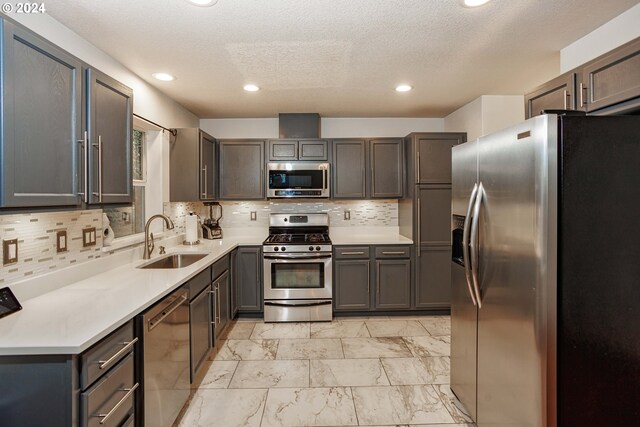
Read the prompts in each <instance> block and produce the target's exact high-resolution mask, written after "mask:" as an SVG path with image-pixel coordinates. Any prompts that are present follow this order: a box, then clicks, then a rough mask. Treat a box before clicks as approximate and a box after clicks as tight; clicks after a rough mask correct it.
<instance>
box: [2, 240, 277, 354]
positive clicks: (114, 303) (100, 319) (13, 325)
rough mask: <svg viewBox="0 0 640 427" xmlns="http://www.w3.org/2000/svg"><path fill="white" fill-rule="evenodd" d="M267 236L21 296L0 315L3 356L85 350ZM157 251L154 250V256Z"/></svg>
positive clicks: (213, 244)
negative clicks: (178, 263) (166, 264)
mask: <svg viewBox="0 0 640 427" xmlns="http://www.w3.org/2000/svg"><path fill="white" fill-rule="evenodd" d="M265 237H266V235H263V234H262V233H260V234H257V233H256V234H254V235H253V236H235V237H229V238H225V239H223V240H214V241H203V242H202V243H201V244H200V245H198V246H193V247H187V246H183V245H177V246H173V247H170V248H168V249H167V253H171V252H193V253H207V254H208V255H207V256H206V257H204V258H203V259H201V260H199V261H198V262H196V263H194V264H191V265H190V266H187V267H184V268H179V269H162V270H154V269H146V270H145V269H139V268H136V267H137V266H139V265H141V264H144V263H146V262H148V261H143V260H142V259H138V260H136V261H134V262H130V263H126V264H125V265H122V266H120V267H117V268H113V269H110V270H108V271H105V272H102V273H99V274H96V275H94V276H92V277H89V278H86V279H83V280H80V281H78V282H75V283H71V284H68V285H66V286H63V287H60V288H58V289H55V290H53V291H51V292H47V293H44V294H42V295H39V296H36V297H34V298H30V299H27V300H25V301H21V303H22V307H23V309H22V310H21V311H19V312H17V313H14V314H12V315H10V316H7V317H5V318H3V319H0V355H33V354H79V353H82V352H83V351H84V350H86V349H87V348H89V347H90V346H91V345H93V344H95V343H96V342H98V341H100V340H101V339H102V338H104V337H106V336H107V335H109V334H110V333H111V332H113V331H115V330H116V329H117V328H118V327H120V326H121V325H123V324H125V323H126V322H127V321H129V320H130V319H131V318H133V317H134V316H135V315H136V314H138V313H140V312H142V311H144V310H145V309H146V308H147V307H150V306H151V305H153V304H154V303H155V302H157V301H159V300H160V299H162V298H163V297H164V296H165V295H168V294H169V293H171V292H172V291H173V290H175V289H177V288H178V287H179V286H180V285H182V284H183V283H185V282H186V281H187V280H189V279H190V278H191V277H193V276H195V275H196V274H197V273H198V272H200V271H202V270H203V269H204V268H206V267H207V266H209V265H211V264H212V263H213V262H215V261H216V260H218V259H219V258H221V257H222V256H224V255H225V254H227V253H229V252H230V251H231V250H233V249H234V248H235V247H237V246H238V245H261V244H262V241H263V240H264V238H265ZM157 246H158V245H157V244H156V247H157ZM159 256H160V255H158V254H157V251H156V253H155V254H154V255H153V256H152V259H153V258H158V257H159Z"/></svg>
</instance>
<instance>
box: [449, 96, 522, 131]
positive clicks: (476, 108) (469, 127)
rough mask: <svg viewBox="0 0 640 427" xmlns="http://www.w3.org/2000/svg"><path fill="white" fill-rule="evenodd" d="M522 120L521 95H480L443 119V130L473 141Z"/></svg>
mask: <svg viewBox="0 0 640 427" xmlns="http://www.w3.org/2000/svg"><path fill="white" fill-rule="evenodd" d="M523 120H524V96H523V95H482V96H481V97H479V98H476V99H474V100H473V101H471V102H470V103H468V104H466V105H464V106H462V107H460V108H458V109H457V110H456V111H454V112H453V113H451V114H449V115H448V116H447V117H445V118H444V129H445V131H446V132H467V140H474V139H477V138H478V137H480V136H482V135H487V134H490V133H491V132H494V131H497V130H500V129H503V128H505V127H508V126H511V125H513V124H516V123H519V122H521V121H523Z"/></svg>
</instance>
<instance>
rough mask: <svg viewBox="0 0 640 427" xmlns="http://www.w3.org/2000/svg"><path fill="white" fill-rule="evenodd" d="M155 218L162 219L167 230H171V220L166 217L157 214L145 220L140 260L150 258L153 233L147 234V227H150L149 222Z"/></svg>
mask: <svg viewBox="0 0 640 427" xmlns="http://www.w3.org/2000/svg"><path fill="white" fill-rule="evenodd" d="M156 218H162V219H164V223H165V225H166V226H167V230H173V221H171V218H169V217H168V216H165V215H162V214H157V215H153V216H152V217H151V218H149V219H148V220H147V223H146V224H145V225H144V254H143V255H142V259H149V258H151V252H153V248H155V245H154V243H153V233H149V225H151V221H153V220H154V219H156Z"/></svg>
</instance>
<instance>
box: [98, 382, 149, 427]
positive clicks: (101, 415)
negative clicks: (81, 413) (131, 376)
mask: <svg viewBox="0 0 640 427" xmlns="http://www.w3.org/2000/svg"><path fill="white" fill-rule="evenodd" d="M139 385H140V384H138V383H135V384H134V385H133V387H131V388H120V389H118V390H120V391H126V392H127V394H125V395H124V397H123V398H122V399H120V401H119V402H118V403H116V406H114V407H113V408H112V409H111V410H110V411H109V412H107V413H106V414H97V415H94V417H99V418H102V419H101V420H100V424H104V423H106V422H107V421H108V420H109V418H110V417H111V415H113V414H114V413H115V412H116V411H117V410H118V408H119V407H120V406H122V404H123V403H124V401H125V400H127V399H128V398H129V396H131V395H132V394H133V392H135V391H136V389H137V388H138V386H139Z"/></svg>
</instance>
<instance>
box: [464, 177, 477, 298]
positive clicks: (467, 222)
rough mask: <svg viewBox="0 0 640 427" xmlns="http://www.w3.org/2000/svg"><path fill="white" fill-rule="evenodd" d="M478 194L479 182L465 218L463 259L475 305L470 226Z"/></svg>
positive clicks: (470, 199)
mask: <svg viewBox="0 0 640 427" xmlns="http://www.w3.org/2000/svg"><path fill="white" fill-rule="evenodd" d="M477 194H478V183H477V182H476V183H475V184H473V190H471V197H469V206H467V216H466V217H465V218H464V226H463V229H462V261H463V264H464V276H465V279H466V280H467V287H468V288H469V295H470V296H471V301H472V302H473V305H474V306H475V305H477V303H476V297H475V294H474V292H473V285H472V284H471V280H472V279H471V268H470V265H469V226H470V225H471V210H472V209H473V202H475V200H476V196H477Z"/></svg>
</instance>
